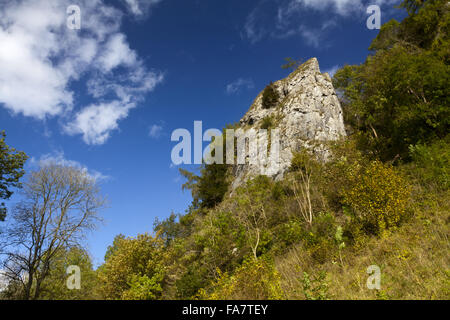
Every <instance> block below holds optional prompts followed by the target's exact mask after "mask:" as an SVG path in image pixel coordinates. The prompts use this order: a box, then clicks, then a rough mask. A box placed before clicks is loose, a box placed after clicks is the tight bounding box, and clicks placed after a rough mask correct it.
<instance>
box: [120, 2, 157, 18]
mask: <svg viewBox="0 0 450 320" xmlns="http://www.w3.org/2000/svg"><path fill="white" fill-rule="evenodd" d="M122 1H124V2H125V4H126V5H127V7H128V10H129V11H130V12H131V13H132V14H134V15H135V16H143V15H146V14H147V13H148V12H149V10H150V9H151V8H152V7H153V6H155V5H156V4H158V3H160V2H161V1H162V0H122Z"/></svg>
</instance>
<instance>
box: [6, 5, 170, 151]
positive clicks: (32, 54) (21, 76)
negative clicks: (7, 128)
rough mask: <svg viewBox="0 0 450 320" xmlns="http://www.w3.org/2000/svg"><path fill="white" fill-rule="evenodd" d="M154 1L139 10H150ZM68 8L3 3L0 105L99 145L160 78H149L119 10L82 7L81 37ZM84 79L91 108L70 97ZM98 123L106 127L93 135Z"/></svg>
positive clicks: (150, 74)
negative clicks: (53, 120) (51, 121)
mask: <svg viewBox="0 0 450 320" xmlns="http://www.w3.org/2000/svg"><path fill="white" fill-rule="evenodd" d="M131 2H133V1H131ZM135 2H136V1H135ZM156 2H157V1H138V2H136V3H137V4H138V5H139V8H147V6H150V5H152V4H155V3H156ZM71 4H72V1H70V0H59V1H48V0H22V1H6V2H4V1H3V2H0V106H1V105H3V106H4V107H5V108H7V109H8V110H10V111H11V112H12V113H13V114H23V115H24V116H29V117H34V118H37V119H41V120H44V119H46V118H49V117H55V116H60V117H62V119H63V121H64V122H66V123H67V122H68V124H66V125H65V126H64V128H65V131H66V132H67V133H69V134H82V135H83V139H84V141H85V142H86V143H92V144H100V143H104V142H106V140H107V139H108V137H109V136H110V131H111V130H114V129H117V127H118V121H119V120H121V119H124V118H125V117H126V116H127V115H128V111H129V110H130V109H131V108H132V107H134V106H136V105H137V103H138V102H139V101H142V100H143V98H144V97H145V95H146V94H147V93H148V92H150V91H152V90H153V89H154V88H155V86H156V85H157V84H158V83H160V82H161V81H162V80H163V75H162V74H161V73H159V72H156V71H149V70H148V69H147V68H146V67H145V65H144V63H143V61H142V59H140V58H139V56H138V54H137V53H136V52H135V51H134V50H133V49H131V47H130V44H129V43H128V41H127V38H126V36H125V34H123V33H122V32H120V26H121V20H122V13H121V12H120V11H119V10H118V9H116V8H114V7H112V6H110V5H106V4H105V3H104V1H103V0H80V1H78V3H77V4H78V5H79V6H80V8H81V29H82V30H81V31H77V30H71V29H69V28H67V25H66V20H67V14H66V8H67V7H68V6H69V5H71ZM81 77H86V79H87V81H86V83H87V84H88V88H87V92H88V93H89V94H91V95H92V97H93V98H94V101H93V102H92V104H91V105H89V106H88V107H86V109H83V106H80V105H79V102H78V101H77V100H76V96H78V95H75V94H74V92H73V90H72V84H73V83H75V82H76V81H78V80H80V79H81ZM102 86H103V87H102ZM95 99H98V100H99V101H98V102H96V101H95ZM80 109H81V110H80ZM94 110H95V111H94ZM103 117H105V118H104V119H103ZM94 118H95V120H97V121H99V122H100V123H101V124H102V126H101V128H92V126H93V125H92V119H94ZM83 121H86V122H83Z"/></svg>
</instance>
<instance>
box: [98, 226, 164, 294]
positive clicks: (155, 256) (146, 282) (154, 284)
mask: <svg viewBox="0 0 450 320" xmlns="http://www.w3.org/2000/svg"><path fill="white" fill-rule="evenodd" d="M165 256H166V253H165V251H164V241H163V239H162V238H161V237H159V235H156V236H155V237H152V236H151V235H149V234H140V235H138V236H137V237H135V238H125V237H124V236H122V235H119V236H118V237H116V239H114V243H113V246H112V247H111V248H109V249H108V253H107V255H106V257H105V263H104V264H103V265H102V266H101V267H100V268H99V281H100V288H99V291H100V294H101V296H102V297H103V298H104V299H113V300H115V299H124V300H155V299H158V298H160V297H161V293H162V284H163V280H164V277H165V274H166V271H165V264H164V261H165Z"/></svg>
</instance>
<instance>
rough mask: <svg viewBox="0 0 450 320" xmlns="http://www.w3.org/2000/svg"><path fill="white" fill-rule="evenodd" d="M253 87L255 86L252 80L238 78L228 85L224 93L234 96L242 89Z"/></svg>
mask: <svg viewBox="0 0 450 320" xmlns="http://www.w3.org/2000/svg"><path fill="white" fill-rule="evenodd" d="M254 87H255V84H254V82H253V80H252V79H243V78H239V79H237V80H236V81H233V82H232V83H230V84H228V85H227V89H226V91H227V93H228V94H235V93H239V92H240V91H241V90H242V88H247V89H253V88H254Z"/></svg>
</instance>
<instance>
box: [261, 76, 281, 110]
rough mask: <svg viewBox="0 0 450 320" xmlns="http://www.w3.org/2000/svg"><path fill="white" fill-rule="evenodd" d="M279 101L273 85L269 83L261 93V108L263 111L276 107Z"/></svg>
mask: <svg viewBox="0 0 450 320" xmlns="http://www.w3.org/2000/svg"><path fill="white" fill-rule="evenodd" d="M279 99H280V95H279V94H278V91H277V90H276V88H275V85H274V84H273V83H272V82H271V83H270V84H269V85H268V86H267V87H266V88H265V89H264V92H263V96H262V106H263V108H265V109H270V108H273V107H275V106H276V105H277V103H278V101H279Z"/></svg>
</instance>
